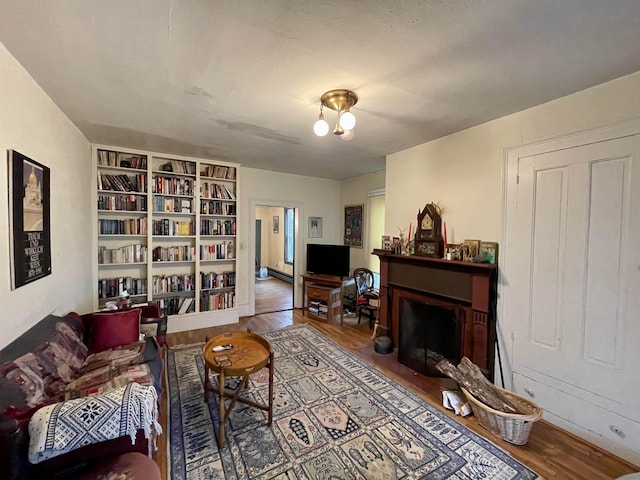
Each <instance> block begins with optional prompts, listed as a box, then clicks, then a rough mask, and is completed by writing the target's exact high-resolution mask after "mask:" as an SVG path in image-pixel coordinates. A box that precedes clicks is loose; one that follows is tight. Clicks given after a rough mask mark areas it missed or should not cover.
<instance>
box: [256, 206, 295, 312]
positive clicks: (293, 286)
mask: <svg viewBox="0 0 640 480" xmlns="http://www.w3.org/2000/svg"><path fill="white" fill-rule="evenodd" d="M257 207H279V208H293V209H294V210H295V231H294V259H293V285H292V288H293V292H292V293H291V294H292V295H293V308H300V307H301V305H302V300H301V299H298V296H299V292H300V291H301V289H300V288H298V281H297V279H298V278H300V275H301V274H302V270H301V265H302V263H303V260H304V259H303V256H302V253H301V252H302V251H303V250H302V245H303V244H302V241H303V232H304V231H305V230H304V227H303V224H302V223H301V222H300V219H301V218H302V216H303V214H304V204H303V203H301V202H293V201H291V200H261V199H257V198H250V199H249V215H250V217H251V218H250V219H249V224H250V225H254V226H255V223H256V208H257ZM255 244H256V230H255V228H251V229H250V231H249V245H251V248H249V265H251V266H252V268H251V271H252V270H254V269H255V264H256V249H255ZM248 307H249V312H248V313H247V314H248V315H249V316H253V315H255V313H256V276H255V273H254V274H252V275H249V305H248Z"/></svg>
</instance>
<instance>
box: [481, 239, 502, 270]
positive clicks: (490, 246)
mask: <svg viewBox="0 0 640 480" xmlns="http://www.w3.org/2000/svg"><path fill="white" fill-rule="evenodd" d="M480 255H482V256H484V257H486V258H487V260H488V262H489V263H490V264H492V265H495V264H496V263H498V244H497V243H495V242H480Z"/></svg>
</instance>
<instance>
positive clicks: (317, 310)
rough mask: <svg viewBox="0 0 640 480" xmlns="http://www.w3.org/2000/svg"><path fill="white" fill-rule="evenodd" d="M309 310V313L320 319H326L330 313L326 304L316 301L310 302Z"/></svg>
mask: <svg viewBox="0 0 640 480" xmlns="http://www.w3.org/2000/svg"><path fill="white" fill-rule="evenodd" d="M307 309H308V310H309V313H312V314H313V315H316V316H318V317H326V316H327V312H328V311H329V307H327V304H326V303H324V302H318V301H315V300H314V301H311V302H309V305H308V307H307Z"/></svg>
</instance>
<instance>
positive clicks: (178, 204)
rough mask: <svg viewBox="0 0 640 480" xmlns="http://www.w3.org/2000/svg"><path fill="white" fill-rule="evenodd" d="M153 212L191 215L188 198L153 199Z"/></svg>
mask: <svg viewBox="0 0 640 480" xmlns="http://www.w3.org/2000/svg"><path fill="white" fill-rule="evenodd" d="M153 205H154V211H155V212H157V213H161V212H168V213H191V212H192V211H193V210H192V208H191V199H190V198H173V197H159V196H156V197H154V198H153Z"/></svg>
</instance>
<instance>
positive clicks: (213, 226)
mask: <svg viewBox="0 0 640 480" xmlns="http://www.w3.org/2000/svg"><path fill="white" fill-rule="evenodd" d="M235 234H236V221H235V220H220V219H217V220H211V219H201V220H200V235H235Z"/></svg>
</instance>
